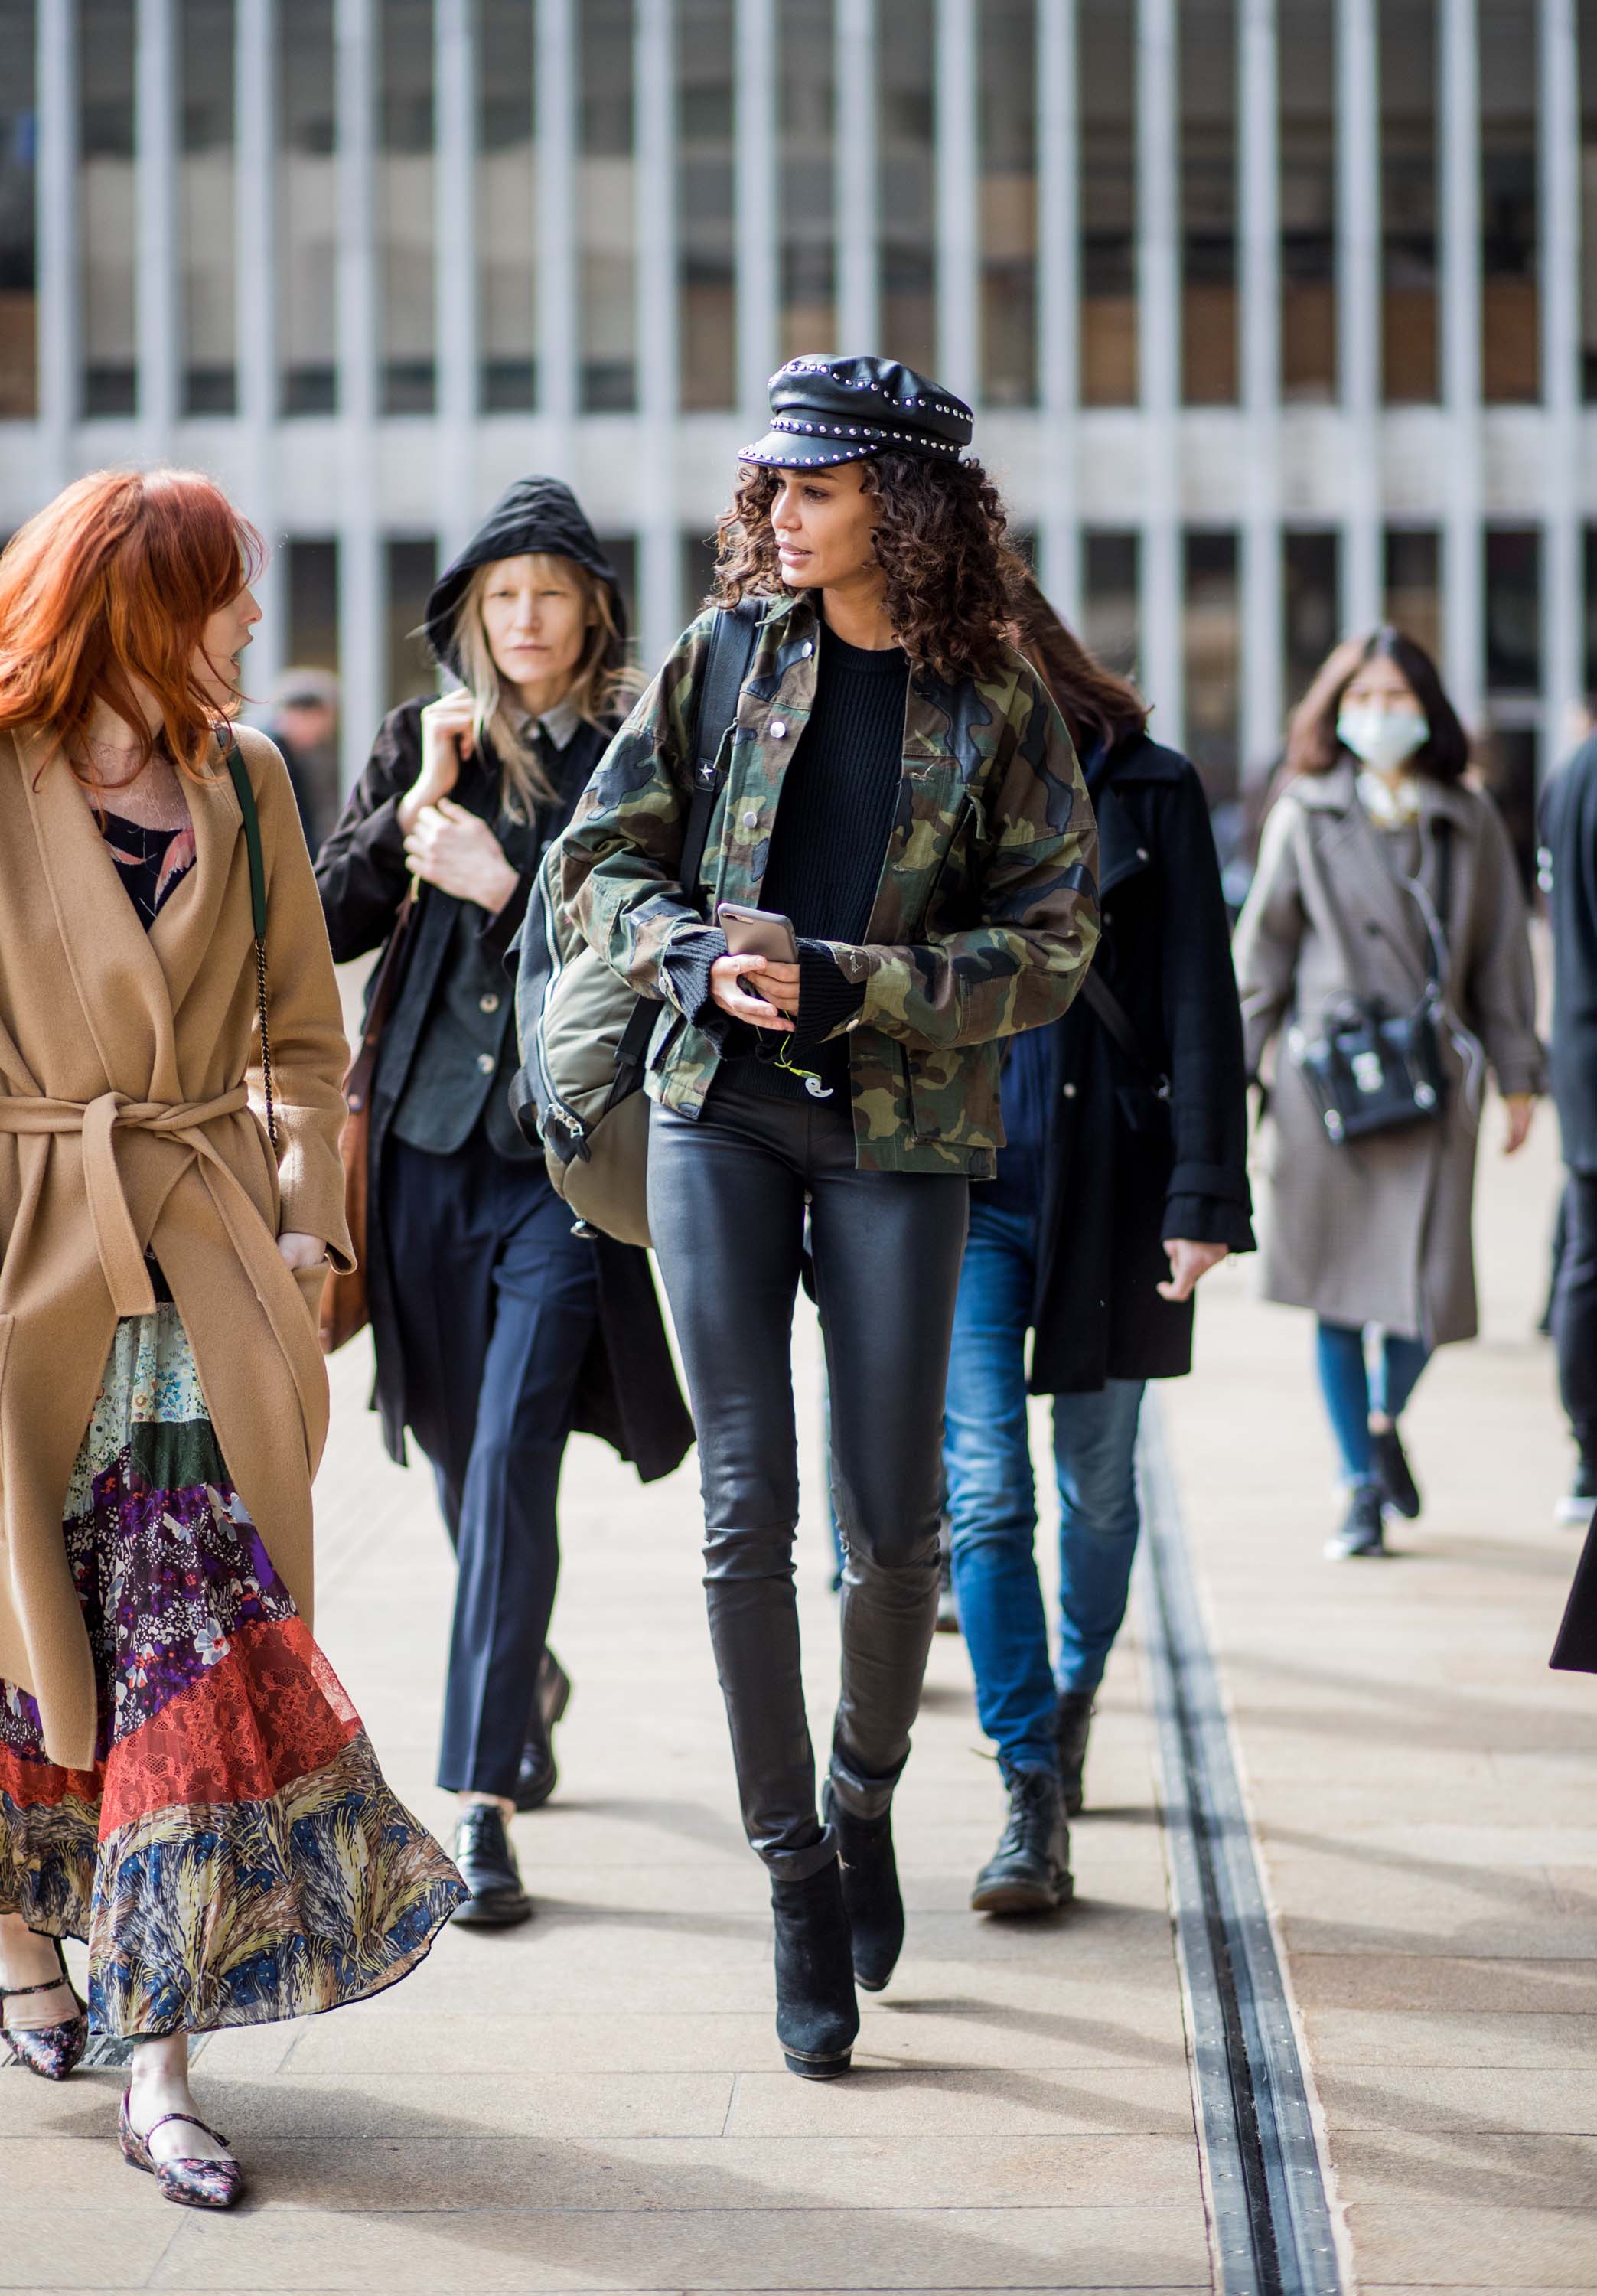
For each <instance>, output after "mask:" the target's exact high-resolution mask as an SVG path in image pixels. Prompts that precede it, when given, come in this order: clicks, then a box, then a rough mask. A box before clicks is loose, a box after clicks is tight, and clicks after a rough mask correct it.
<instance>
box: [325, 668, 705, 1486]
mask: <svg viewBox="0 0 1597 2296" xmlns="http://www.w3.org/2000/svg"><path fill="white" fill-rule="evenodd" d="M422 708H423V703H422V701H420V700H417V701H407V702H405V703H404V704H403V705H402V706H401V707H400V708H399V709H396V710H394V711H392V712H391V713H390V714H389V717H386V718H385V719H384V720H383V723H382V725H381V727H380V728H379V731H378V735H377V740H376V742H375V744H374V745H373V751H372V756H371V760H370V762H369V763H368V765H367V767H366V769H365V771H364V774H363V775H361V778H360V780H359V782H358V783H356V787H355V790H354V791H353V792H352V793H351V795H350V798H349V800H348V804H347V805H346V806H345V808H344V811H343V814H342V816H340V821H339V824H338V826H337V828H336V829H335V830H334V831H333V832H332V836H331V837H330V838H329V839H328V840H327V842H326V844H325V845H323V848H322V850H321V853H320V855H319V856H318V857H317V861H316V881H317V884H318V885H319V887H320V888H321V893H322V905H323V910H324V911H325V913H326V917H327V930H328V934H329V937H330V938H331V939H332V953H333V955H334V956H335V957H336V958H337V959H338V960H339V962H340V964H343V963H347V962H348V961H349V960H350V959H352V958H354V957H357V956H364V955H366V954H367V953H368V952H369V951H371V950H372V949H374V948H379V947H382V946H383V945H384V943H386V941H387V939H388V937H389V933H390V932H391V931H393V926H394V918H395V915H396V913H397V909H398V907H399V904H400V902H401V900H402V899H403V898H404V894H405V885H406V883H407V881H408V876H407V870H406V865H405V840H404V837H403V834H402V832H401V831H400V828H399V823H398V818H397V816H398V804H399V799H401V798H402V797H403V796H404V795H405V791H407V790H408V789H409V788H410V787H411V785H412V783H414V781H415V779H416V777H417V775H418V774H419V773H420V771H421V763H422V743H421V717H422ZM608 741H609V735H608V734H605V733H602V732H601V731H600V730H599V729H598V728H597V727H595V726H588V725H584V726H580V727H579V728H578V729H577V732H576V733H575V734H573V735H572V736H571V740H570V742H569V743H568V744H567V747H566V749H565V750H564V751H562V752H561V757H560V760H559V763H560V767H561V787H562V791H563V801H562V803H561V805H559V806H551V807H547V808H540V810H539V813H538V815H537V816H536V819H535V821H534V823H533V824H532V825H531V828H530V830H529V831H528V832H523V835H522V838H521V840H520V846H521V850H520V852H519V853H518V854H517V856H516V860H517V864H518V867H519V871H520V885H519V887H518V889H517V890H516V892H515V894H514V895H512V898H511V900H510V901H509V902H508V903H507V904H506V906H505V907H504V909H502V910H501V911H500V913H499V914H498V915H497V916H496V917H495V918H494V919H493V920H492V921H491V922H485V925H484V929H483V934H482V939H483V946H484V947H485V949H486V950H487V953H488V954H490V955H497V956H499V957H501V958H502V957H503V956H504V953H505V951H506V950H507V949H508V947H509V945H510V942H511V940H512V937H513V936H514V934H515V932H516V930H517V928H518V927H519V926H520V922H521V919H522V916H523V915H524V914H525V912H526V907H527V898H528V891H529V890H530V888H531V882H532V872H533V870H534V868H535V867H536V861H537V857H538V854H539V853H540V852H541V850H542V849H543V846H544V845H545V842H546V841H547V840H548V839H549V838H550V837H552V836H554V835H557V834H558V832H559V831H560V830H561V828H562V827H563V826H564V824H565V821H566V819H567V818H568V817H569V813H570V809H571V807H572V805H573V804H574V803H575V801H576V799H577V796H579V795H580V793H581V791H582V789H583V787H584V786H585V784H586V781H587V777H588V775H589V774H590V773H591V771H592V770H593V767H594V765H595V764H596V763H597V761H598V759H599V758H601V757H602V755H603V753H604V750H605V748H606V747H607V745H608ZM453 794H454V797H455V801H456V803H457V804H460V805H463V806H465V807H468V808H470V810H471V812H473V813H476V814H480V815H481V816H482V817H483V818H484V819H485V820H487V821H488V822H491V823H494V822H495V816H496V815H497V812H498V804H499V767H498V765H497V762H496V761H495V760H492V759H491V758H490V759H489V760H488V761H487V764H486V765H485V764H484V763H483V762H482V761H480V760H479V759H478V758H468V759H467V760H466V762H465V764H464V765H463V767H462V769H461V775H460V779H459V781H458V782H457V783H456V784H455V791H454V792H453ZM495 826H498V824H496V823H495ZM419 896H420V897H419V899H418V903H417V907H416V912H415V916H414V921H413V923H412V926H411V929H410V931H409V933H408V935H407V937H406V939H407V943H408V946H407V947H405V949H404V950H403V951H402V957H403V963H404V971H403V972H402V975H401V977H400V980H399V983H398V987H397V992H396V996H395V999H394V1003H393V1005H392V1006H391V1007H390V1010H389V1019H388V1022H387V1025H386V1027H385V1028H384V1029H383V1033H382V1039H381V1046H380V1049H379V1054H378V1062H377V1072H376V1077H375V1079H374V1081H373V1091H372V1131H371V1148H370V1156H369V1162H368V1167H367V1171H368V1192H367V1199H366V1253H367V1261H366V1292H367V1298H368V1300H369V1302H370V1305H371V1312H372V1335H373V1343H374V1346H375V1349H376V1357H377V1382H376V1388H375V1392H374V1395H373V1401H374V1404H375V1406H376V1408H377V1410H378V1411H379V1412H380V1413H381V1418H382V1431H383V1439H384V1440H385V1442H386V1443H387V1445H388V1448H389V1454H390V1456H392V1457H394V1458H396V1459H399V1460H403V1459H404V1457H405V1423H406V1421H407V1419H408V1417H409V1413H408V1411H407V1409H406V1404H405V1362H404V1358H403V1355H402V1353H401V1349H400V1345H399V1333H398V1323H397V1316H396V1314H395V1309H394V1284H395V1281H396V1271H395V1269H394V1267H392V1264H391V1262H390V1260H389V1251H388V1239H387V1236H386V1234H385V1233H384V1227H383V1220H382V1186H381V1173H382V1160H383V1156H384V1153H385V1151H386V1148H387V1144H388V1137H389V1126H390V1124H391V1122H392V1119H393V1116H394V1113H395V1111H396V1109H397V1106H398V1103H399V1097H400V1095H401V1093H402V1092H403V1091H404V1088H405V1078H406V1077H407V1075H408V1074H409V1070H410V1063H411V1060H412V1057H413V1055H414V1052H415V1048H416V1046H417V1043H418V1041H419V1039H420V1037H421V1034H422V1025H423V1023H424V1022H425V1021H426V1019H427V1016H428V1013H429V1012H430V1009H431V1006H432V1002H433V998H434V996H436V994H437V993H438V986H439V982H440V980H441V978H442V974H443V968H444V965H445V963H446V960H447V957H448V955H449V950H450V946H451V942H452V939H453V937H454V932H455V918H456V916H457V915H458V914H459V912H460V909H461V907H462V904H461V903H460V902H459V901H457V900H455V899H454V898H452V897H451V896H450V895H449V894H447V893H444V892H440V891H439V890H438V887H437V886H436V885H422V886H421V887H420V889H419ZM507 994H508V991H507ZM533 1169H536V1168H533ZM529 1177H530V1172H529ZM593 1249H594V1253H595V1255H596V1260H597V1267H598V1275H599V1316H598V1323H597V1327H596V1329H595V1332H594V1338H593V1341H592V1342H591V1343H590V1345H589V1348H588V1351H587V1354H586V1357H585V1358H584V1361H583V1366H582V1372H581V1374H580V1377H579V1379H578V1382H577V1410H576V1421H575V1423H576V1425H577V1428H578V1429H579V1430H580V1431H582V1432H583V1433H585V1434H591V1435H600V1436H602V1437H603V1439H604V1440H605V1441H606V1442H607V1443H610V1444H611V1445H613V1446H614V1447H615V1448H616V1450H618V1452H619V1453H620V1455H621V1456H622V1457H623V1458H624V1459H629V1460H631V1461H632V1462H633V1463H634V1464H635V1466H636V1468H637V1471H638V1473H639V1474H640V1475H641V1476H642V1478H643V1480H644V1481H645V1482H649V1481H651V1480H654V1479H655V1478H656V1477H658V1476H660V1475H666V1474H669V1473H670V1472H671V1470H672V1469H673V1468H674V1467H676V1466H677V1465H679V1464H680V1463H681V1461H682V1459H683V1457H684V1455H685V1454H686V1452H687V1450H688V1448H689V1447H690V1446H691V1444H692V1439H693V1429H692V1420H691V1419H690V1418H689V1416H688V1412H687V1407H686V1406H685V1404H684V1402H683V1399H682V1392H681V1390H680V1388H679V1387H678V1385H677V1382H676V1371H675V1368H674V1366H673V1365H672V1361H671V1351H670V1349H669V1347H668V1346H667V1341H666V1334H665V1325H664V1323H663V1321H662V1319H661V1316H660V1311H659V1299H658V1297H657V1295H656V1292H655V1289H654V1279H653V1276H652V1275H651V1271H650V1267H649V1256H648V1254H647V1252H645V1251H640V1250H639V1249H638V1248H637V1247H636V1246H635V1245H631V1244H624V1243H617V1242H614V1240H613V1239H612V1238H610V1237H609V1236H597V1237H595V1239H594V1246H593Z"/></svg>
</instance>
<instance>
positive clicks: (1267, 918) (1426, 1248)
mask: <svg viewBox="0 0 1597 2296" xmlns="http://www.w3.org/2000/svg"><path fill="white" fill-rule="evenodd" d="M1419 790H1420V800H1421V815H1420V844H1421V862H1420V878H1421V882H1422V883H1423V884H1424V885H1425V887H1426V888H1427V890H1429V894H1430V897H1431V898H1432V900H1433V901H1435V900H1436V898H1437V892H1438V890H1439V885H1440V871H1439V867H1438V858H1439V856H1438V846H1437V822H1438V821H1439V820H1441V819H1443V818H1444V817H1445V818H1446V819H1447V820H1448V821H1450V822H1451V823H1452V824H1453V831H1452V834H1451V836H1450V838H1449V839H1448V840H1447V841H1448V843H1449V845H1450V847H1451V856H1452V857H1451V862H1450V869H1451V879H1450V886H1451V892H1450V900H1451V919H1450V930H1449V932H1448V943H1449V947H1448V962H1447V966H1446V971H1445V976H1444V988H1445V996H1446V1001H1447V1010H1448V1013H1449V1015H1450V1017H1451V1020H1452V1021H1453V1023H1454V1027H1453V1029H1450V1031H1449V1041H1447V1042H1446V1044H1445V1046H1444V1062H1445V1069H1446V1073H1447V1077H1448V1083H1449V1089H1448V1094H1447V1106H1446V1112H1445V1116H1444V1118H1443V1119H1442V1120H1441V1122H1439V1123H1436V1124H1417V1125H1413V1126H1412V1127H1409V1128H1406V1129H1405V1130H1402V1131H1397V1132H1388V1133H1380V1134H1376V1135H1374V1136H1372V1137H1370V1138H1368V1139H1365V1140H1361V1141H1356V1142H1349V1143H1347V1144H1345V1145H1343V1146H1340V1147H1339V1146H1337V1145H1335V1144H1333V1143H1332V1142H1331V1140H1329V1139H1328V1138H1327V1137H1326V1134H1325V1129H1324V1127H1323V1123H1322V1121H1321V1118H1320V1115H1319V1112H1318V1111H1317V1109H1316V1107H1315V1105H1314V1100H1313V1099H1312V1097H1311V1095H1310V1093H1309V1090H1308V1087H1307V1086H1306V1083H1305V1081H1304V1079H1303V1077H1302V1074H1301V1072H1300V1071H1299V1070H1298V1069H1297V1068H1296V1067H1295V1066H1294V1064H1293V1062H1292V1061H1291V1059H1290V1055H1289V1054H1288V1051H1287V1047H1286V1036H1287V1032H1288V1031H1289V1030H1290V1027H1291V1024H1292V1022H1293V1021H1301V1022H1302V1024H1303V1026H1304V1027H1305V1029H1306V1030H1308V1031H1310V1032H1312V1033H1317V1032H1318V1025H1319V1021H1320V1016H1321V1014H1322V1013H1323V1010H1324V1007H1325V1005H1326V1004H1327V1002H1328V1000H1330V999H1331V997H1333V996H1337V995H1338V994H1339V993H1345V992H1347V991H1348V990H1349V989H1351V990H1353V991H1355V992H1356V993H1358V994H1359V995H1362V996H1381V997H1384V998H1385V999H1386V1000H1387V1001H1388V1005H1391V1006H1392V1007H1393V1008H1394V1009H1399V1010H1405V1009H1407V1008H1408V1007H1409V1006H1411V1005H1414V1004H1416V1003H1417V1002H1418V1001H1419V998H1420V996H1421V994H1422V992H1423V989H1424V986H1425V952H1426V947H1427V934H1426V929H1425V925H1424V922H1423V918H1422V914H1421V908H1420V904H1419V903H1418V901H1417V900H1416V899H1415V898H1414V897H1413V894H1412V893H1410V892H1409V891H1407V890H1405V887H1404V885H1403V883H1402V882H1401V881H1400V878H1399V876H1398V874H1397V873H1396V871H1395V870H1394V868H1393V866H1392V863H1391V861H1390V860H1389V859H1388V857H1386V854H1385V853H1384V852H1383V850H1382V849H1381V847H1380V844H1379V843H1378V841H1377V840H1379V839H1380V838H1381V837H1382V836H1383V834H1384V833H1385V832H1381V831H1380V830H1378V829H1376V828H1375V827H1373V826H1372V824H1371V822H1370V820H1369V818H1368V816H1366V814H1365V812H1364V808H1363V807H1362V806H1361V805H1360V804H1359V801H1358V797H1357V793H1356V790H1355V776H1354V769H1353V767H1352V766H1351V765H1350V764H1349V763H1348V761H1347V759H1346V758H1343V759H1342V760H1341V761H1340V763H1339V764H1338V765H1336V766H1334V767H1332V768H1331V771H1330V772H1329V773H1327V774H1323V775H1313V776H1310V775H1305V776H1303V777H1302V778H1301V779H1299V780H1297V781H1295V782H1293V783H1290V784H1289V786H1288V788H1287V790H1286V791H1285V792H1284V793H1283V795H1282V797H1281V799H1279V800H1278V802H1277V804H1276V805H1275V807H1274V810H1273V812H1272V813H1271V815H1270V816H1269V818H1268V820H1267V821H1266V823H1265V833H1264V840H1263V843H1262V846H1261V849H1260V852H1259V865H1258V873H1257V876H1256V877H1255V879H1254V881H1253V889H1252V890H1251V892H1250V893H1249V897H1248V901H1247V905H1246V906H1245V907H1244V909H1243V911H1242V914H1241V919H1240V920H1239V922H1238V925H1237V931H1236V939H1235V944H1234V949H1235V957H1236V967H1237V980H1238V986H1239V988H1240V990H1241V1000H1242V1019H1243V1026H1244V1029H1245V1032H1246V1040H1247V1057H1248V1069H1249V1075H1257V1074H1259V1072H1260V1067H1261V1063H1262V1062H1265V1059H1266V1055H1267V1054H1269V1053H1270V1052H1271V1050H1272V1049H1274V1070H1273V1073H1272V1074H1271V1076H1270V1078H1269V1082H1270V1098H1269V1115H1268V1121H1267V1123H1266V1126H1265V1136H1266V1137H1265V1171H1266V1176H1267V1181H1268V1188H1267V1198H1266V1210H1265V1225H1264V1242H1263V1249H1262V1251H1261V1255H1260V1280H1261V1287H1262V1290H1263V1292H1264V1296H1265V1299H1267V1300H1279V1301H1281V1302H1282V1304H1283V1305H1285V1306H1288V1307H1293V1308H1312V1309H1313V1310H1314V1313H1315V1314H1316V1315H1319V1316H1324V1317H1326V1318H1327V1319H1328V1320H1329V1321H1331V1322H1332V1323H1338V1324H1380V1325H1382V1326H1383V1327H1384V1328H1385V1329H1386V1330H1387V1331H1388V1332H1393V1333H1403V1334H1405V1336H1408V1337H1411V1338H1421V1339H1424V1340H1427V1341H1429V1342H1430V1343H1431V1345H1432V1346H1441V1345H1443V1344H1445V1342H1446V1341H1451V1340H1467V1339H1472V1338H1473V1337H1474V1335H1475V1332H1476V1328H1477V1318H1476V1300H1475V1258H1474V1250H1473V1244H1472V1240H1471V1234H1470V1226H1471V1221H1470V1213H1471V1198H1472V1196H1473V1193H1474V1186H1475V1152H1476V1140H1477V1135H1478V1128H1479V1118H1480V1090H1481V1083H1482V1075H1481V1071H1482V1067H1483V1062H1484V1065H1486V1066H1488V1067H1489V1068H1490V1070H1491V1071H1492V1073H1493V1075H1494V1076H1495V1079H1496V1082H1497V1087H1498V1089H1499V1090H1500V1091H1501V1092H1503V1093H1505V1094H1508V1093H1523V1092H1539V1091H1541V1089H1542V1087H1543V1057H1542V1047H1541V1046H1540V1044H1539V1043H1538V1041H1537V1038H1536V982H1535V977H1534V973H1533V971H1532V965H1531V955H1530V941H1529V936H1528V933H1527V925H1526V913H1525V902H1524V898H1523V896H1522V894H1521V892H1520V890H1519V878H1518V876H1517V874H1516V873H1515V868H1514V861H1513V856H1512V853H1511V849H1510V846H1509V841H1508V838H1507V835H1506V833H1505V832H1504V830H1503V824H1502V821H1501V820H1500V818H1499V816H1498V813H1497V809H1496V807H1495V805H1494V804H1493V802H1492V800H1491V799H1490V798H1488V797H1486V796H1484V795H1483V794H1481V793H1480V792H1479V791H1476V790H1473V789H1470V788H1469V787H1467V786H1464V785H1462V784H1460V783H1454V784H1452V785H1451V786H1444V785H1443V784H1442V783H1438V782H1433V781H1429V780H1426V779H1421V781H1420V783H1419ZM1462 1031H1467V1032H1468V1037H1467V1038H1466V1039H1465V1040H1464V1041H1463V1042H1462V1043H1461V1042H1460V1041H1459V1040H1458V1039H1459V1035H1460V1032H1462Z"/></svg>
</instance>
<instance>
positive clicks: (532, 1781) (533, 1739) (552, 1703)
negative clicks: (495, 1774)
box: [516, 1650, 571, 1810]
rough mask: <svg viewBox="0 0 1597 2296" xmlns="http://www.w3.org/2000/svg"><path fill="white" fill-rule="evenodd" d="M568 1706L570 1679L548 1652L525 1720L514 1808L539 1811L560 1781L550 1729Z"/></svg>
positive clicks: (552, 1732) (540, 1663)
mask: <svg viewBox="0 0 1597 2296" xmlns="http://www.w3.org/2000/svg"><path fill="white" fill-rule="evenodd" d="M570 1702H571V1677H570V1676H569V1674H568V1673H567V1672H566V1669H565V1668H564V1667H563V1666H562V1665H561V1662H560V1661H559V1659H557V1658H556V1657H555V1655H554V1652H553V1651H552V1650H545V1652H544V1655H543V1658H542V1659H541V1661H539V1664H538V1681H537V1689H536V1692H535V1693H534V1695H533V1701H532V1712H531V1714H530V1715H529V1716H528V1723H527V1743H526V1745H525V1746H524V1747H523V1748H522V1750H521V1767H520V1769H519V1770H518V1771H517V1772H516V1808H518V1809H520V1810H528V1809H542V1808H543V1807H544V1804H545V1802H546V1801H547V1800H548V1799H549V1797H550V1795H551V1794H552V1793H553V1792H554V1789H555V1786H556V1785H557V1784H558V1783H559V1781H560V1771H559V1769H558V1768H557V1767H556V1766H555V1760H554V1726H555V1724H556V1723H557V1722H558V1721H559V1720H560V1718H561V1716H562V1715H563V1714H564V1712H565V1710H566V1709H567V1707H568V1706H569V1704H570Z"/></svg>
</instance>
